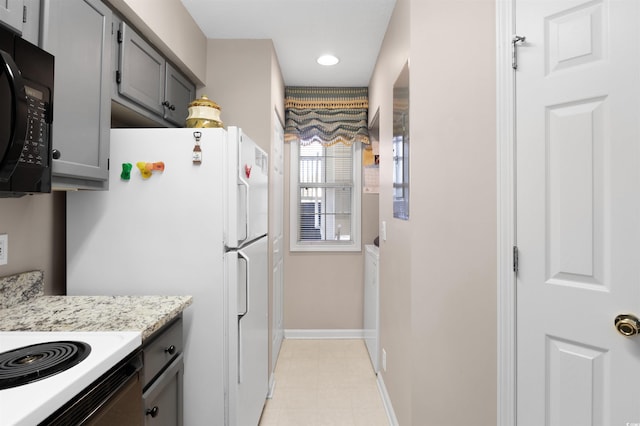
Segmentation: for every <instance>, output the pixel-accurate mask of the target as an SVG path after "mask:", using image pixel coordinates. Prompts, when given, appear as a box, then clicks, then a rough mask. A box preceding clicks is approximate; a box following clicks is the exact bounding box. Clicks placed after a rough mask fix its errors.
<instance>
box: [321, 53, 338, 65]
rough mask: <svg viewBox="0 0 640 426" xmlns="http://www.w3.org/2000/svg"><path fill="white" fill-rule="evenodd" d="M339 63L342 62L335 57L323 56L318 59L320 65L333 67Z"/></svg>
mask: <svg viewBox="0 0 640 426" xmlns="http://www.w3.org/2000/svg"><path fill="white" fill-rule="evenodd" d="M338 62H340V60H339V59H338V58H336V57H335V56H333V55H322V56H320V57H319V58H318V63H319V64H320V65H326V66H331V65H335V64H337V63H338Z"/></svg>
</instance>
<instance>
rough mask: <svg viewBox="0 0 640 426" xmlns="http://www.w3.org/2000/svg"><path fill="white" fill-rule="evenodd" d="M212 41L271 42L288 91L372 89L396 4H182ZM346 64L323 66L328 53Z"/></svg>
mask: <svg viewBox="0 0 640 426" xmlns="http://www.w3.org/2000/svg"><path fill="white" fill-rule="evenodd" d="M181 1H182V3H183V4H184V6H185V7H186V8H187V10H188V11H189V13H190V14H191V16H193V18H194V20H195V21H196V22H197V24H198V26H200V28H201V30H202V32H203V33H204V34H205V35H206V37H207V38H216V39H220V38H222V39H271V40H273V44H274V46H275V50H276V54H277V55H278V61H279V63H280V67H281V69H282V75H283V77H284V82H285V85H287V86H318V87H329V86H342V87H346V86H353V87H362V86H368V85H369V80H370V78H371V74H372V72H373V69H374V66H375V63H376V59H377V57H378V52H379V51H380V46H381V45H382V40H383V38H384V34H385V31H386V30H387V26H388V24H389V19H390V17H391V13H392V12H393V7H394V5H395V2H396V0H181ZM327 53H330V54H333V55H335V56H337V57H338V58H339V59H340V62H339V63H338V64H337V65H334V66H332V67H326V66H322V65H319V64H318V63H317V62H316V59H317V58H318V57H319V56H321V55H323V54H327Z"/></svg>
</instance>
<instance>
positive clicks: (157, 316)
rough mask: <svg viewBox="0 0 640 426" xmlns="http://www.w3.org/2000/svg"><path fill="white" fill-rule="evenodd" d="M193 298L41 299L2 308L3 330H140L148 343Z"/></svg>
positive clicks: (107, 297) (104, 297)
mask: <svg viewBox="0 0 640 426" xmlns="http://www.w3.org/2000/svg"><path fill="white" fill-rule="evenodd" d="M191 303H192V297H191V296H40V297H35V298H32V299H29V300H27V301H24V302H22V303H17V304H14V305H13V306H10V307H8V308H5V309H0V331H138V332H140V333H141V334H142V341H143V342H144V340H145V339H147V338H148V337H149V336H151V335H152V334H153V333H154V332H155V331H157V330H159V329H160V328H162V326H164V325H165V324H167V323H169V322H171V320H173V319H174V318H176V317H177V316H178V315H180V314H181V313H182V311H183V310H184V309H185V308H187V307H188V306H189V305H190V304H191Z"/></svg>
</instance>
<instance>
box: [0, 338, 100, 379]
mask: <svg viewBox="0 0 640 426" xmlns="http://www.w3.org/2000/svg"><path fill="white" fill-rule="evenodd" d="M90 353H91V346H89V345H88V344H87V343H84V342H77V341H59V342H45V343H36V344H35V345H29V346H23V347H21V348H17V349H12V350H10V351H7V352H2V353H0V390H2V389H8V388H13V387H16V386H21V385H24V384H27V383H31V382H35V381H36V380H41V379H44V378H46V377H50V376H53V375H54V374H58V373H60V372H62V371H64V370H66V369H68V368H71V367H73V366H74V365H76V364H78V363H79V362H81V361H82V360H84V359H85V358H86V357H87V356H89V354H90Z"/></svg>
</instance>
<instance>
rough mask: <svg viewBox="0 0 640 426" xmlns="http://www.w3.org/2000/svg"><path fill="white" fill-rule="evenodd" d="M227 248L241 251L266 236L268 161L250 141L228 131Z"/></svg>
mask: <svg viewBox="0 0 640 426" xmlns="http://www.w3.org/2000/svg"><path fill="white" fill-rule="evenodd" d="M227 161H228V168H227V181H228V188H227V190H228V202H227V221H226V223H227V241H226V243H227V246H228V247H230V248H238V247H242V245H243V244H246V243H248V242H250V241H253V240H255V239H256V238H259V237H261V236H263V235H266V233H267V227H268V219H267V212H268V195H267V194H268V190H269V185H268V178H269V161H268V156H267V153H266V152H265V151H263V150H262V149H261V148H260V147H259V146H258V145H257V144H256V143H255V142H254V141H253V140H251V138H250V137H248V136H247V135H245V134H243V133H242V130H241V129H239V128H237V127H229V129H228V160H227Z"/></svg>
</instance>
